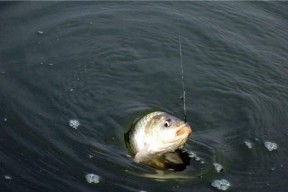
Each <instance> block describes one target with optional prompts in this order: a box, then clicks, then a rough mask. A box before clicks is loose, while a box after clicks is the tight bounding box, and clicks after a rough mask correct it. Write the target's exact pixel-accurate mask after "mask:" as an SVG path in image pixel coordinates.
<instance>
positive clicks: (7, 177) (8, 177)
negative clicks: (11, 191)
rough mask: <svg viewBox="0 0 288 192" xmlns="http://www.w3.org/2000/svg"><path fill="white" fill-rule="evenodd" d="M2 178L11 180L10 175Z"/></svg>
mask: <svg viewBox="0 0 288 192" xmlns="http://www.w3.org/2000/svg"><path fill="white" fill-rule="evenodd" d="M4 179H5V180H12V177H10V176H9V175H5V176H4Z"/></svg>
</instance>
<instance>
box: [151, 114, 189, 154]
mask: <svg viewBox="0 0 288 192" xmlns="http://www.w3.org/2000/svg"><path fill="white" fill-rule="evenodd" d="M147 131H148V132H150V133H148V134H149V135H151V137H150V138H151V140H153V142H151V143H153V145H154V146H153V149H154V151H156V150H157V151H163V152H167V151H173V150H175V149H178V148H181V147H183V145H184V144H185V143H186V141H187V140H188V137H189V136H190V135H191V134H192V129H191V127H190V126H189V124H188V123H186V122H184V121H182V120H181V119H178V118H177V117H174V116H172V115H169V114H167V113H164V112H163V113H161V114H159V115H157V116H155V117H154V119H153V120H152V121H151V124H150V126H149V128H148V130H147Z"/></svg>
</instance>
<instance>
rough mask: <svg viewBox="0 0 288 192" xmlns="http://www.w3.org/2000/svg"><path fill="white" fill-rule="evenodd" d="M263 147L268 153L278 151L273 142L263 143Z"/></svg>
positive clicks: (276, 145)
mask: <svg viewBox="0 0 288 192" xmlns="http://www.w3.org/2000/svg"><path fill="white" fill-rule="evenodd" d="M264 145H265V147H266V148H267V149H268V151H274V150H277V149H278V144H277V143H274V142H270V141H265V142H264Z"/></svg>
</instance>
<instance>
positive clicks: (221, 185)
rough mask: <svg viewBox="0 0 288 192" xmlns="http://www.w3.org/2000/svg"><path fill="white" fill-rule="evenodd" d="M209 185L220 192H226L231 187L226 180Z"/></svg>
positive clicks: (215, 181)
mask: <svg viewBox="0 0 288 192" xmlns="http://www.w3.org/2000/svg"><path fill="white" fill-rule="evenodd" d="M211 185H212V187H215V188H217V189H218V190H221V191H226V190H228V189H229V187H230V186H231V184H230V183H229V181H227V180H226V179H221V180H214V181H213V182H212V183H211Z"/></svg>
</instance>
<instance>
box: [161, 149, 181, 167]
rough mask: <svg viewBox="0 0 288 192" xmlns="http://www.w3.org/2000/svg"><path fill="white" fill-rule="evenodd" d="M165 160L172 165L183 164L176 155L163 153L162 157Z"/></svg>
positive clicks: (174, 153)
mask: <svg viewBox="0 0 288 192" xmlns="http://www.w3.org/2000/svg"><path fill="white" fill-rule="evenodd" d="M163 156H164V158H165V160H167V161H169V162H171V163H174V164H183V161H182V159H181V158H180V157H179V155H178V153H176V152H171V153H165V154H164V155H163Z"/></svg>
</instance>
